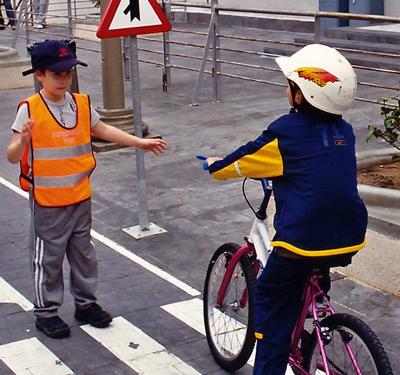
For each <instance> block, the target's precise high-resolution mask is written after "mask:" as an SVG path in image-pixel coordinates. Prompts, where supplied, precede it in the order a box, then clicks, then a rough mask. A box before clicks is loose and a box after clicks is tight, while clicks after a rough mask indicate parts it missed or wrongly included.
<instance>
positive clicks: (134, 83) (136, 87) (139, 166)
mask: <svg viewBox="0 0 400 375" xmlns="http://www.w3.org/2000/svg"><path fill="white" fill-rule="evenodd" d="M129 40H130V45H129V47H130V48H129V49H130V62H131V87H132V107H133V113H134V114H135V115H134V116H133V123H134V127H135V134H136V135H137V136H138V137H143V132H142V109H141V104H140V103H141V101H140V79H139V58H138V46H137V37H136V36H131V37H130V38H129ZM136 173H137V190H138V196H139V226H140V230H142V231H146V230H149V217H148V208H147V191H146V179H145V171H144V151H143V150H140V149H138V148H137V149H136Z"/></svg>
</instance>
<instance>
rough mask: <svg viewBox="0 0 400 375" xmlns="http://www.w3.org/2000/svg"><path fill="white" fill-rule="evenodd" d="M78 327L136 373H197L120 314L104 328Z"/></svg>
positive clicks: (144, 374)
mask: <svg viewBox="0 0 400 375" xmlns="http://www.w3.org/2000/svg"><path fill="white" fill-rule="evenodd" d="M81 328H82V329H83V330H84V331H85V332H86V333H88V334H89V335H90V336H92V337H93V338H94V339H95V340H96V341H98V342H99V343H100V344H101V345H103V346H104V347H105V348H107V349H108V350H109V351H110V352H112V353H113V354H114V355H115V356H116V357H118V358H119V359H120V360H121V361H123V362H124V363H125V364H126V365H128V366H129V367H130V368H132V369H133V370H135V371H136V372H138V373H139V374H143V375H147V374H148V375H153V374H166V375H178V374H179V375H183V374H185V375H191V374H193V375H197V374H199V375H200V373H199V372H197V371H196V370H195V369H194V368H193V367H191V366H189V365H187V364H186V363H185V362H183V361H182V360H180V359H179V358H178V357H177V356H175V355H174V354H172V353H169V351H168V349H166V348H165V347H163V346H162V345H160V344H159V343H158V342H157V341H155V340H153V339H152V338H151V337H150V336H148V335H146V334H145V333H144V332H143V331H141V330H140V329H139V328H137V327H135V326H134V325H133V324H131V323H130V322H128V321H127V320H126V319H124V318H122V317H117V318H114V319H113V322H112V323H111V325H110V327H108V328H106V329H100V328H94V327H92V326H90V325H84V326H81Z"/></svg>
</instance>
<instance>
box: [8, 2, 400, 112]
mask: <svg viewBox="0 0 400 375" xmlns="http://www.w3.org/2000/svg"><path fill="white" fill-rule="evenodd" d="M161 5H162V6H163V7H164V10H165V12H166V13H167V14H168V15H171V7H174V9H175V10H177V9H179V8H182V9H183V10H184V11H188V10H189V9H190V8H194V9H200V10H202V11H203V12H205V13H206V14H207V15H208V16H209V24H208V30H207V31H204V30H201V31H199V30H196V29H194V28H193V29H188V28H187V26H181V27H180V26H177V27H174V28H173V30H172V31H171V32H170V33H166V34H163V35H158V36H156V37H154V36H151V37H147V36H142V37H140V39H139V51H140V52H141V54H142V56H141V58H140V59H139V61H140V62H142V63H145V64H151V65H155V66H158V67H162V82H163V90H164V91H166V90H167V89H168V86H169V85H170V83H171V79H172V78H171V76H172V74H171V70H172V69H174V70H175V69H176V70H186V71H191V72H194V73H197V81H196V84H195V87H194V92H193V98H192V104H194V105H196V104H197V103H198V98H199V95H200V92H201V89H202V86H203V84H204V77H205V75H207V76H211V78H212V87H213V99H214V100H215V101H217V102H218V101H220V100H221V99H222V94H223V91H222V86H221V79H222V78H224V79H238V80H242V81H247V82H253V83H257V84H265V85H273V86H286V84H285V83H283V82H284V81H283V80H282V78H281V74H277V75H276V77H277V80H276V81H275V80H274V77H268V79H264V78H260V77H258V76H257V74H258V73H260V72H264V73H274V72H277V73H278V72H280V71H279V69H278V68H277V67H276V66H275V64H272V63H271V64H270V62H272V59H274V58H275V57H276V56H277V54H268V53H265V52H264V51H263V49H261V48H260V45H269V46H276V47H279V48H282V49H285V48H286V49H289V48H292V47H296V48H301V47H302V46H304V45H305V43H300V42H298V41H296V40H294V38H293V40H283V39H280V38H273V37H269V38H260V37H255V36H252V35H250V36H243V35H234V34H233V33H232V31H231V32H226V31H225V30H224V31H223V32H222V31H221V29H223V28H224V26H223V24H222V23H221V17H222V16H225V15H226V14H227V13H229V14H231V15H232V14H233V15H236V16H238V15H239V16H243V15H248V14H257V15H263V16H280V17H282V16H290V17H301V18H309V19H310V21H312V22H314V35H313V40H314V41H315V42H319V41H321V19H322V18H346V19H352V20H364V21H369V22H392V23H399V24H400V17H387V16H377V15H365V14H348V13H331V12H298V11H279V12H278V11H271V10H265V9H257V8H238V7H226V6H220V5H218V2H217V0H211V2H210V4H202V3H189V2H174V1H169V2H167V1H165V0H163V1H162V4H161ZM52 7H53V9H54V8H57V9H56V10H53V12H49V13H48V23H49V24H51V23H54V24H56V25H57V27H58V28H57V30H58V31H59V32H56V33H55V32H54V30H53V29H52V30H51V31H49V30H47V29H44V30H36V32H35V33H34V34H33V33H32V30H33V27H34V14H33V11H32V8H31V4H30V0H21V1H20V4H19V8H18V11H17V21H18V24H17V30H16V32H11V30H10V31H7V32H8V33H10V36H11V37H13V38H14V45H15V43H16V41H17V39H24V40H25V41H26V42H27V43H28V42H33V41H37V40H40V39H44V38H54V37H59V38H66V37H74V39H76V40H77V41H78V43H77V47H78V49H82V50H87V51H91V52H96V53H99V54H100V53H101V48H100V45H99V41H98V40H93V39H88V38H87V37H84V36H83V37H82V36H77V34H79V33H81V34H83V33H85V32H86V33H92V34H93V25H88V24H85V23H84V22H85V21H86V20H87V17H88V15H89V14H90V15H92V17H95V15H96V13H97V16H98V13H99V12H98V10H97V9H96V8H94V6H93V4H92V2H91V1H90V0H68V1H67V2H64V1H61V0H60V1H59V2H53V3H52ZM3 33H4V31H3ZM3 35H4V34H3ZM80 40H82V41H85V43H79V41H80ZM88 42H90V45H89V43H88ZM238 43H239V44H240V43H243V48H242V47H237V44H238ZM232 44H235V45H232ZM336 48H337V49H338V50H339V51H341V52H342V53H343V54H345V55H351V54H353V55H354V54H357V55H359V56H365V57H366V58H367V57H368V58H369V57H373V58H387V59H397V58H400V55H399V54H396V53H393V52H385V51H374V50H372V51H369V50H366V49H362V48H355V47H351V48H350V47H336ZM123 52H124V54H123V59H122V60H123V62H124V65H125V69H124V70H125V78H126V79H129V74H128V72H129V69H127V64H128V62H129V61H128V56H129V53H128V52H129V51H127V49H126V46H125V48H124V49H123ZM398 61H399V62H400V59H399V60H398ZM209 66H210V67H209ZM353 67H354V68H355V69H356V70H358V71H360V72H362V71H363V72H366V73H368V72H370V73H373V74H370V75H368V77H367V78H366V79H362V80H361V81H360V82H359V83H358V84H359V86H363V87H365V88H371V89H380V90H382V95H381V96H385V94H386V91H391V92H393V91H395V90H397V89H398V86H397V85H396V84H393V85H391V84H384V83H382V81H385V80H387V79H382V80H379V79H378V80H377V81H375V82H374V81H373V79H372V80H371V78H376V77H377V76H378V75H383V76H385V77H388V76H389V75H390V76H391V77H393V82H397V81H398V79H399V78H398V76H399V74H400V69H397V68H396V69H388V68H382V67H376V66H368V64H363V65H361V64H353ZM252 71H254V72H255V73H251V72H252ZM390 80H391V79H390ZM390 80H389V81H390ZM367 96H368V95H367ZM357 100H359V101H363V102H368V103H374V104H379V101H377V100H373V99H370V98H368V97H357Z"/></svg>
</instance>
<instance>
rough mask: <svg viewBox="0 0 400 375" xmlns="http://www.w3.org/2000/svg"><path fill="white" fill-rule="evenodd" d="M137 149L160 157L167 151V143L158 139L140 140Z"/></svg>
mask: <svg viewBox="0 0 400 375" xmlns="http://www.w3.org/2000/svg"><path fill="white" fill-rule="evenodd" d="M139 147H140V148H141V149H143V150H146V151H151V152H152V153H153V154H155V155H160V154H162V153H163V152H164V151H165V150H166V149H167V142H165V141H164V140H163V139H158V138H150V139H146V138H141V139H140V145H139Z"/></svg>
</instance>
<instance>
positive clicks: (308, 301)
mask: <svg viewBox="0 0 400 375" xmlns="http://www.w3.org/2000/svg"><path fill="white" fill-rule="evenodd" d="M324 295H325V292H324V291H323V290H322V289H321V288H320V286H319V283H318V274H317V273H313V274H312V275H311V276H310V279H309V281H308V283H307V287H306V290H305V293H304V298H303V303H302V306H303V309H302V311H301V313H300V317H299V319H298V320H297V323H296V326H295V328H294V331H293V336H292V344H291V347H290V353H291V355H290V357H289V364H290V365H291V366H292V368H295V369H296V370H297V372H298V373H299V374H302V375H309V372H307V371H305V370H304V369H303V368H302V360H303V357H302V355H301V353H300V351H299V347H298V344H299V341H300V338H301V333H302V331H303V327H304V324H305V321H306V319H307V316H308V313H309V306H310V305H311V306H312V316H313V322H314V325H316V326H318V328H320V327H319V323H318V322H319V317H318V314H319V313H324V314H326V313H329V314H334V312H335V311H334V309H333V308H332V306H331V305H328V306H324V307H323V308H317V298H318V297H320V296H324ZM316 332H317V337H318V345H319V347H320V351H321V355H322V361H323V364H324V370H325V371H327V372H325V374H326V375H333V374H331V373H330V372H329V369H328V361H327V358H326V353H325V349H324V343H323V338H322V332H321V330H320V329H317V330H316Z"/></svg>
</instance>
